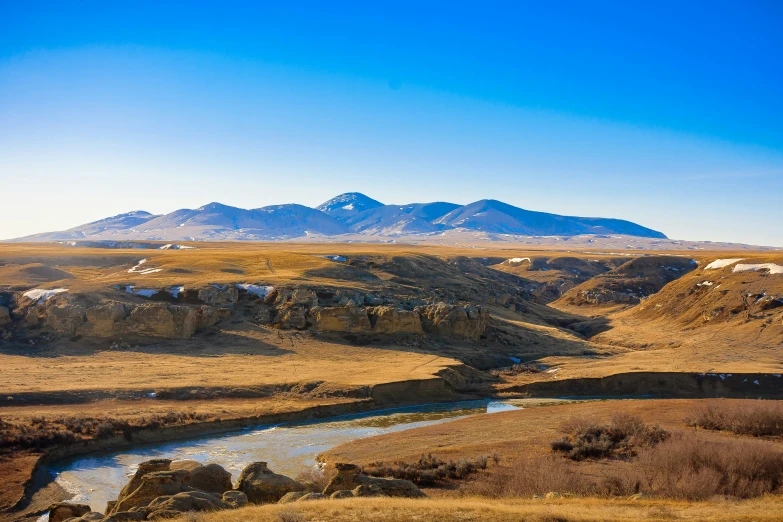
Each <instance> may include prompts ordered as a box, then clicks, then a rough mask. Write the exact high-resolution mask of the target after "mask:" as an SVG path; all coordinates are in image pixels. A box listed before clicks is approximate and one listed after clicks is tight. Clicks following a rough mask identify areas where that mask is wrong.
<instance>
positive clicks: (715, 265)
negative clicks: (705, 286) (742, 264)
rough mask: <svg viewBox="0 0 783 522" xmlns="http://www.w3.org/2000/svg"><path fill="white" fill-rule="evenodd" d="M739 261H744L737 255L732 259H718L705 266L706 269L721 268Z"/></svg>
mask: <svg viewBox="0 0 783 522" xmlns="http://www.w3.org/2000/svg"><path fill="white" fill-rule="evenodd" d="M737 261H742V258H741V257H735V258H731V259H716V260H715V261H713V262H712V263H710V264H709V265H707V266H705V267H704V270H717V269H719V268H726V267H727V266H729V265H733V264H734V263H736V262H737Z"/></svg>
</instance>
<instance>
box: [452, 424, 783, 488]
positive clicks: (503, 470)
mask: <svg viewBox="0 0 783 522" xmlns="http://www.w3.org/2000/svg"><path fill="white" fill-rule="evenodd" d="M464 491H466V492H467V493H469V494H474V495H481V496H487V497H492V498H498V497H525V496H532V495H545V494H547V493H549V492H557V493H560V494H572V495H578V496H626V495H631V494H635V493H644V494H647V495H650V496H654V497H661V498H671V499H682V500H703V499H708V498H712V497H715V496H722V497H726V498H741V499H745V498H753V497H759V496H762V495H766V494H772V493H781V492H783V448H780V447H778V446H776V445H774V444H772V443H769V442H764V441H754V440H737V439H726V440H716V438H714V437H708V436H705V435H704V434H699V433H685V432H676V433H674V434H672V435H671V436H670V437H668V438H667V439H666V440H665V441H662V442H660V443H657V444H655V445H648V446H645V447H643V448H641V449H639V451H638V455H637V456H636V457H635V458H633V459H631V460H628V461H626V462H619V463H618V465H617V466H615V467H613V468H611V471H607V472H604V475H603V476H600V477H597V476H596V475H595V474H594V473H591V472H590V471H589V468H587V469H585V467H584V464H580V463H577V462H575V461H572V460H569V459H562V458H558V457H556V456H554V455H550V456H546V457H545V456H541V457H535V458H531V459H528V460H524V461H522V462H521V463H518V464H516V465H515V466H508V467H498V468H494V469H493V470H491V471H490V472H487V473H483V474H481V475H479V476H478V477H477V478H476V479H475V480H473V481H472V482H471V483H469V484H467V485H466V486H465V488H464Z"/></svg>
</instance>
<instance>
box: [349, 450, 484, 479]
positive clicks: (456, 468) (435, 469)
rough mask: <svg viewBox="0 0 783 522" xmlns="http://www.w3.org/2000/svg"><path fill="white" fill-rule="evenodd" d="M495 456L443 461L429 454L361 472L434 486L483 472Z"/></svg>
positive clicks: (377, 463)
mask: <svg viewBox="0 0 783 522" xmlns="http://www.w3.org/2000/svg"><path fill="white" fill-rule="evenodd" d="M490 460H493V461H494V462H495V463H497V462H498V461H499V457H497V456H492V457H490V456H481V457H476V458H474V459H459V460H456V461H454V460H449V461H445V460H443V459H440V458H438V457H436V456H434V455H432V454H431V453H430V454H429V455H422V456H421V457H420V458H419V460H417V461H416V462H405V461H396V462H393V463H391V464H387V463H385V462H375V463H373V464H370V465H369V466H365V467H364V468H363V469H362V472H363V473H364V474H366V475H369V476H371V477H391V478H398V479H405V480H410V481H411V482H413V483H414V484H417V485H419V486H434V485H437V484H439V483H443V482H446V481H449V480H462V479H465V478H468V477H469V476H470V475H473V474H474V473H477V472H478V471H481V470H484V469H486V468H487V466H488V465H489V462H490Z"/></svg>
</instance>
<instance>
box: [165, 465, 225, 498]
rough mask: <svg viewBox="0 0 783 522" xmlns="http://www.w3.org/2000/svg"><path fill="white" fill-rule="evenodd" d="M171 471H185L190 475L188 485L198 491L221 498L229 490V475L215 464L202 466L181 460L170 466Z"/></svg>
mask: <svg viewBox="0 0 783 522" xmlns="http://www.w3.org/2000/svg"><path fill="white" fill-rule="evenodd" d="M170 469H171V470H172V471H174V470H181V469H184V470H187V471H188V472H189V473H190V482H189V483H188V485H189V486H190V487H192V488H196V489H198V490H200V491H205V492H207V493H213V494H215V495H218V496H221V495H223V493H225V492H226V491H229V490H231V488H232V487H233V486H232V485H231V473H229V472H228V471H226V470H225V469H223V467H222V466H218V465H217V464H206V465H202V464H201V463H200V462H197V461H195V460H182V461H178V462H173V463H172V464H171V468H170Z"/></svg>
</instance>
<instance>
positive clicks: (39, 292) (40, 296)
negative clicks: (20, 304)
mask: <svg viewBox="0 0 783 522" xmlns="http://www.w3.org/2000/svg"><path fill="white" fill-rule="evenodd" d="M67 291H68V289H67V288H53V289H51V290H44V289H42V288H36V289H35V290H30V291H29V292H25V293H24V294H22V295H24V296H25V297H26V298H28V299H32V300H33V301H37V302H39V303H43V302H44V301H47V300H48V299H49V298H51V297H54V296H56V295H57V294H61V293H63V292H67Z"/></svg>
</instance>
